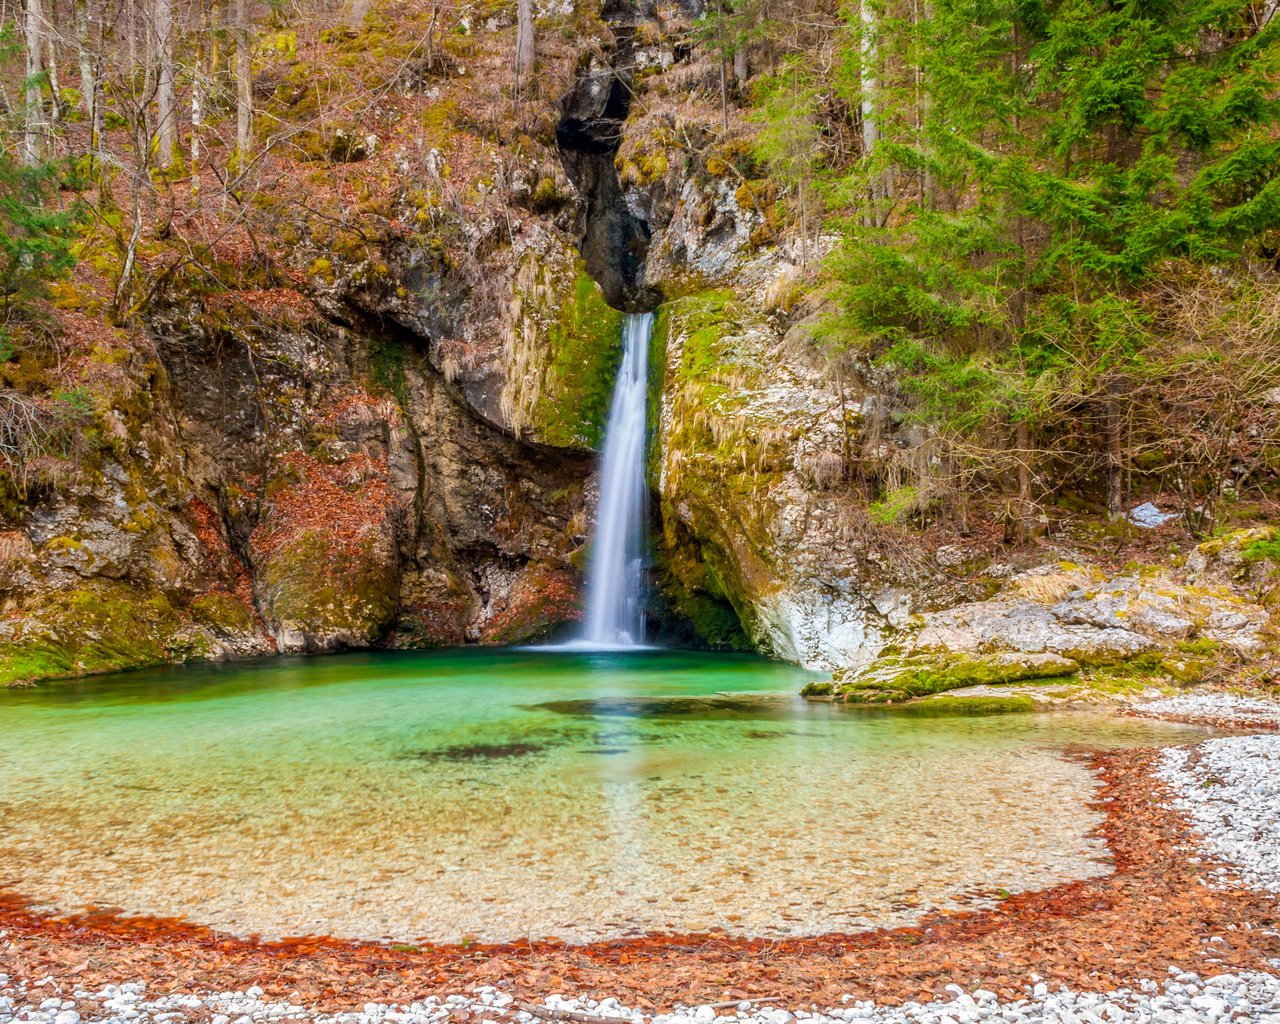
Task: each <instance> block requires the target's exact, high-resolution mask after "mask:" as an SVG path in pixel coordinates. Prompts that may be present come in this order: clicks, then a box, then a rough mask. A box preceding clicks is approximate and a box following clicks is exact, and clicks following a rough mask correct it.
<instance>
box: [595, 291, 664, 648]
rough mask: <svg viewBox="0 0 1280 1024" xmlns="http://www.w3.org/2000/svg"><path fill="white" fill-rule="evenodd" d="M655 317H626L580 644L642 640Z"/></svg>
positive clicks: (619, 644) (624, 643)
mask: <svg viewBox="0 0 1280 1024" xmlns="http://www.w3.org/2000/svg"><path fill="white" fill-rule="evenodd" d="M652 331H653V314H652V313H636V314H630V315H628V316H627V319H626V321H625V323H624V324H623V327H622V366H621V367H620V368H619V369H618V381H617V383H616V384H615V385H614V389H613V404H612V406H611V407H610V409H609V423H608V426H607V427H606V428H605V435H604V459H603V461H602V463H601V467H600V510H599V515H598V516H597V522H596V536H595V541H594V543H593V544H592V548H591V562H590V565H589V566H588V572H587V619H586V624H585V629H584V631H583V635H582V642H584V643H585V644H587V645H590V646H592V647H595V646H605V647H633V646H639V645H641V644H643V643H644V608H643V606H642V601H643V597H644V592H643V591H644V586H643V582H644V553H645V527H646V521H647V520H646V514H645V501H646V497H647V495H646V488H645V479H644V460H645V440H646V437H645V434H646V431H645V411H646V409H645V407H646V405H647V403H648V399H649V386H648V385H649V380H648V378H649V373H648V368H649V336H650V334H651V333H652Z"/></svg>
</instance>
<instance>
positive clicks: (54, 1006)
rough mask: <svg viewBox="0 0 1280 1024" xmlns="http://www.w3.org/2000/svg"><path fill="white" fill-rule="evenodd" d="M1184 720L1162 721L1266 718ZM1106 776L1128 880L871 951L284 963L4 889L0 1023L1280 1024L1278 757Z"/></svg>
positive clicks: (700, 946)
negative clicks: (803, 1022)
mask: <svg viewBox="0 0 1280 1024" xmlns="http://www.w3.org/2000/svg"><path fill="white" fill-rule="evenodd" d="M1190 699H1194V700H1195V701H1197V702H1198V703H1197V704H1195V705H1189V704H1187V703H1186V701H1187V700H1190ZM1178 700H1179V699H1178V698H1174V699H1172V700H1171V701H1167V702H1161V704H1157V705H1148V708H1147V712H1146V713H1155V711H1156V710H1162V711H1167V712H1168V713H1169V714H1171V715H1173V714H1187V713H1192V712H1195V713H1198V714H1201V715H1203V717H1205V718H1206V719H1207V718H1211V717H1212V718H1215V720H1228V719H1229V716H1230V715H1231V714H1250V715H1252V714H1256V712H1257V711H1258V708H1257V707H1255V706H1253V705H1252V704H1248V705H1245V704H1242V703H1241V702H1240V700H1238V699H1231V698H1229V697H1225V696H1219V697H1214V696H1212V695H1207V694H1202V695H1196V696H1195V697H1194V698H1185V699H1182V701H1181V703H1174V702H1175V701H1178ZM1162 705H1163V706H1162ZM1095 766H1096V768H1097V770H1098V772H1099V775H1100V777H1101V779H1102V781H1103V792H1102V805H1103V806H1104V807H1105V809H1106V812H1107V820H1106V823H1105V825H1104V826H1103V829H1102V831H1103V833H1104V835H1105V838H1106V840H1107V842H1108V846H1109V848H1110V849H1111V851H1112V854H1113V856H1114V858H1115V871H1114V873H1113V874H1111V875H1109V876H1107V877H1105V878H1099V879H1089V880H1085V881H1081V882H1074V883H1069V884H1067V885H1062V886H1057V887H1055V888H1054V889H1051V890H1047V891H1044V892H1040V893H1029V894H1025V895H1019V896H1014V897H1012V898H1011V899H1009V900H1008V901H1006V902H1005V903H1003V904H1001V905H1000V906H999V907H997V908H995V909H994V910H991V911H983V912H978V913H972V914H953V915H937V916H935V917H934V918H932V919H930V920H928V921H926V922H923V923H922V924H921V925H919V926H918V927H913V928H902V929H895V930H886V931H880V932H871V933H864V934H859V935H848V936H823V937H819V938H815V939H797V940H788V941H781V942H770V941H765V940H739V939H733V938H730V937H726V936H722V935H702V936H685V937H680V936H663V937H653V938H650V939H645V940H625V941H617V942H608V943H597V944H593V945H589V946H577V947H571V946H566V945H561V944H556V943H529V944H515V945H509V946H504V947H478V946H475V947H465V946H463V947H448V948H445V947H441V948H428V949H417V948H406V947H396V948H387V947H383V946H371V945H354V944H348V943H341V942H337V941H333V940H325V939H306V940H295V941H292V942H287V943H278V944H272V945H267V944H258V943H253V942H244V941H241V940H236V939H232V938H230V937H227V936H224V935H218V934H216V933H212V932H209V931H207V930H204V929H200V928H196V927H192V926H187V925H182V924H181V923H178V922H171V921H139V920H128V919H121V918H118V917H113V916H111V915H110V914H102V915H81V916H76V917H59V916H57V915H52V914H49V913H41V912H38V911H35V910H32V909H30V908H28V907H25V906H24V905H23V904H22V903H21V901H20V900H18V899H16V898H15V897H13V896H12V895H6V894H5V893H4V892H3V891H0V962H2V963H3V964H4V966H5V970H6V971H7V972H8V976H7V977H3V978H0V1024H11V1022H19V1021H20V1022H29V1024H81V1022H87V1021H95V1022H96V1021H113V1022H115V1021H120V1022H124V1021H136V1022H139V1024H150V1022H153V1021H154V1022H156V1024H168V1022H185V1021H201V1022H211V1024H256V1022H259V1021H268V1020H271V1021H276V1020H299V1021H308V1022H316V1024H382V1022H386V1024H428V1022H437V1024H438V1022H443V1021H445V1020H449V1021H456V1022H463V1021H473V1022H476V1024H480V1022H484V1021H491V1022H494V1024H506V1022H508V1021H515V1022H518V1024H524V1022H530V1021H532V1020H534V1019H535V1013H536V1012H537V1010H538V1008H542V1010H544V1011H546V1012H545V1013H539V1014H537V1016H539V1017H541V1018H542V1019H548V1020H552V1019H554V1020H573V1019H575V1018H574V1017H572V1016H568V1014H579V1015H581V1014H586V1015H587V1017H588V1018H594V1017H606V1018H618V1019H620V1020H627V1021H640V1020H643V1021H645V1022H648V1024H686V1022H687V1024H713V1022H719V1024H740V1022H751V1024H788V1022H790V1021H793V1020H795V1019H808V1020H810V1021H812V1022H813V1024H836V1022H852V1021H858V1020H867V1021H879V1022H885V1024H890V1022H892V1024H898V1022H929V1024H944V1022H948V1021H949V1022H951V1024H960V1022H968V1021H1008V1022H1021V1021H1037V1020H1055V1021H1056V1020H1064V1021H1065V1020H1073V1021H1080V1022H1099V1024H1100V1022H1116V1021H1128V1020H1134V1021H1138V1020H1142V1021H1158V1022H1161V1024H1180V1022H1184V1021H1185V1022H1191V1021H1196V1022H1200V1021H1211V1020H1224V1021H1225V1020H1250V1021H1258V1022H1262V1024H1275V1022H1280V907H1278V906H1277V897H1276V893H1277V892H1280V858H1277V857H1276V855H1275V852H1274V851H1275V849H1276V847H1277V843H1276V837H1275V836H1274V835H1273V833H1274V831H1275V828H1276V826H1275V824H1274V823H1275V822H1276V821H1278V820H1280V736H1275V735H1259V736H1232V737H1226V738H1221V739H1215V740H1210V741H1206V742H1204V743H1201V744H1197V745H1196V746H1194V747H1189V748H1185V747H1184V748H1171V749H1169V750H1166V751H1163V752H1155V751H1141V750H1131V751H1124V752H1119V753H1109V754H1102V755H1098V756H1097V757H1096V758H1095ZM142 979H145V981H144V980H142ZM565 993H583V995H575V996H573V997H572V998H570V997H568V996H565V995H564V994H565ZM739 1002H742V1003H744V1004H745V1005H741V1006H739V1005H738V1004H739ZM521 1007H531V1008H532V1012H531V1011H530V1010H527V1009H521Z"/></svg>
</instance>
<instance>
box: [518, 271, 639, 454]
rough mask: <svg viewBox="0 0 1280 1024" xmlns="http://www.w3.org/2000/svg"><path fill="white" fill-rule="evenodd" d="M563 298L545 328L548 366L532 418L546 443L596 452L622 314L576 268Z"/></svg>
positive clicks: (619, 355)
mask: <svg viewBox="0 0 1280 1024" xmlns="http://www.w3.org/2000/svg"><path fill="white" fill-rule="evenodd" d="M566 298H567V300H568V301H566V302H565V304H564V306H563V308H562V310H561V313H560V316H559V317H558V319H556V320H555V321H554V322H553V323H552V324H551V326H550V329H549V337H548V341H549V344H550V350H551V363H550V366H549V369H548V374H547V386H546V387H545V388H544V389H543V392H542V395H541V398H540V400H539V402H538V417H537V418H538V420H539V422H540V424H541V427H542V434H543V438H544V439H545V440H546V441H547V443H549V444H554V445H559V446H562V447H566V448H567V447H575V446H583V445H585V446H587V447H590V448H596V447H599V445H600V442H601V440H602V439H603V437H604V426H605V421H606V420H607V419H608V416H609V398H610V396H611V395H612V393H613V383H614V379H615V378H616V377H617V375H618V364H619V363H620V362H621V361H622V321H623V314H622V313H620V312H618V310H616V309H613V308H612V307H611V306H609V304H608V303H606V302H605V301H604V293H603V292H601V291H600V286H599V285H597V284H596V283H595V281H593V280H592V279H591V278H590V277H588V276H587V273H586V270H585V269H584V268H582V267H579V268H578V273H577V276H576V277H575V278H574V281H573V285H572V287H571V289H570V291H569V295H568V296H567V297H566Z"/></svg>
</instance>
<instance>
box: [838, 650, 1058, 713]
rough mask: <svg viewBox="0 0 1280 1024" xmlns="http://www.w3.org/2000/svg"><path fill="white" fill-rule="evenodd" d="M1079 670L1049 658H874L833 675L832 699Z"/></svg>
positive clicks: (867, 698) (920, 692)
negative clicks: (855, 668)
mask: <svg viewBox="0 0 1280 1024" xmlns="http://www.w3.org/2000/svg"><path fill="white" fill-rule="evenodd" d="M1078 671H1079V665H1078V664H1076V662H1074V661H1072V660H1070V659H1069V658H1061V657H1058V656H1057V655H1055V654H1013V653H1010V654H992V655H973V654H957V653H945V654H936V655H935V654H923V655H919V654H918V655H911V656H909V657H903V656H899V655H890V656H888V657H883V658H880V659H879V660H878V661H876V662H875V663H874V664H872V665H871V666H870V668H867V669H861V670H853V671H850V670H847V669H846V670H842V671H837V672H836V674H835V680H834V682H835V693H836V694H837V695H839V696H840V697H841V698H842V699H843V700H845V701H846V702H848V703H882V702H888V701H899V700H909V699H911V698H913V697H927V696H930V695H932V694H937V693H945V692H947V691H948V690H959V689H963V688H964V687H967V686H1001V685H1005V684H1008V683H1019V682H1028V681H1037V682H1046V681H1049V680H1053V681H1057V680H1062V679H1066V678H1068V677H1070V676H1072V675H1074V674H1075V673H1076V672H1078Z"/></svg>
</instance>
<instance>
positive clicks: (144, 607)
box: [0, 581, 180, 685]
mask: <svg viewBox="0 0 1280 1024" xmlns="http://www.w3.org/2000/svg"><path fill="white" fill-rule="evenodd" d="M179 624H180V619H179V615H178V613H177V611H176V610H175V609H174V608H173V606H172V605H171V604H170V603H169V601H168V600H167V599H166V598H165V597H163V596H162V595H159V594H148V593H146V592H140V591H138V590H135V589H134V588H132V587H130V586H128V585H127V584H124V583H119V582H114V581H112V582H107V581H103V582H99V583H95V584H94V585H93V586H91V587H85V588H83V589H78V590H70V591H62V592H55V593H51V594H48V595H45V596H44V597H43V598H42V599H40V602H39V603H38V604H37V605H36V606H35V607H32V608H30V609H28V610H27V611H26V614H25V615H24V618H23V622H22V625H21V626H19V627H18V630H17V631H16V633H15V635H14V637H13V639H11V640H9V641H7V642H3V643H0V685H14V684H21V683H26V682H35V681H38V680H41V679H56V678H60V677H67V676H79V675H91V674H95V673H101V672H118V671H122V670H124V669H132V668H142V667H145V666H148V665H161V664H164V663H166V662H168V661H171V660H173V653H172V652H171V651H170V650H169V648H168V646H167V643H168V641H169V639H170V637H172V635H173V633H174V632H175V631H176V630H177V628H178V626H179Z"/></svg>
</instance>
